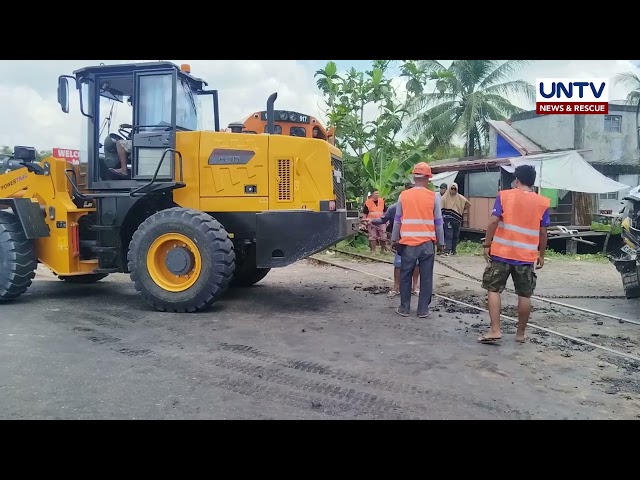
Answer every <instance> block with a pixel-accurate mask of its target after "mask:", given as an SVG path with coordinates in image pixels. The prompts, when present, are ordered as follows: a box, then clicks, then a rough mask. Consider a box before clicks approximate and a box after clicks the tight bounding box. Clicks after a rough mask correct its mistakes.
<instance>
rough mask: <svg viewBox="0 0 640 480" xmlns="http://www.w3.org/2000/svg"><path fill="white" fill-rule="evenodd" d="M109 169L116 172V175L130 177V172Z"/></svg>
mask: <svg viewBox="0 0 640 480" xmlns="http://www.w3.org/2000/svg"><path fill="white" fill-rule="evenodd" d="M109 171H110V172H111V173H114V174H116V175H119V176H121V177H122V178H129V174H128V173H122V172H120V171H118V170H114V169H113V168H110V169H109Z"/></svg>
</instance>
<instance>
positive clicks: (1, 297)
mask: <svg viewBox="0 0 640 480" xmlns="http://www.w3.org/2000/svg"><path fill="white" fill-rule="evenodd" d="M37 267H38V257H37V256H36V250H35V245H34V242H33V240H28V239H27V237H26V236H25V234H24V230H23V229H22V225H21V223H20V221H19V220H18V217H16V216H15V215H13V214H12V213H9V212H0V302H9V301H11V300H15V299H16V298H18V297H19V296H20V295H22V294H23V293H25V292H26V291H27V289H28V288H29V287H30V286H31V283H32V281H33V278H34V277H35V276H36V268H37Z"/></svg>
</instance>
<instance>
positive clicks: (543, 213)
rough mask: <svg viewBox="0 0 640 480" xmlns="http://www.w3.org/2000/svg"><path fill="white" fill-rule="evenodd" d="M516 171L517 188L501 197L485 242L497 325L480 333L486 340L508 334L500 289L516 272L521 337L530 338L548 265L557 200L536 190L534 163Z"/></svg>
mask: <svg viewBox="0 0 640 480" xmlns="http://www.w3.org/2000/svg"><path fill="white" fill-rule="evenodd" d="M514 175H515V181H514V183H513V187H514V188H511V189H509V190H502V191H501V192H499V194H498V197H497V198H496V201H495V204H494V206H493V212H492V214H491V215H492V216H491V220H490V222H489V226H488V227H487V234H486V237H485V241H484V245H483V246H484V256H485V259H486V260H487V263H488V265H487V268H486V269H485V271H484V274H483V276H482V287H483V288H484V289H485V290H487V291H488V297H489V298H488V300H489V316H490V317H491V328H490V329H489V331H488V332H487V333H486V334H485V335H483V336H481V337H480V338H478V341H479V342H480V343H495V342H498V341H499V340H500V339H501V338H502V334H501V332H500V309H501V301H500V294H501V293H502V291H503V290H504V288H505V286H506V284H507V280H508V278H509V277H510V276H511V278H512V279H513V285H514V287H515V291H516V294H517V295H518V327H517V329H516V341H517V342H519V343H524V342H525V341H526V340H527V337H526V335H525V329H526V327H527V322H528V321H529V315H530V314H531V295H533V292H534V290H535V288H536V279H537V276H536V272H535V268H542V267H543V266H544V251H545V250H546V248H547V227H548V226H549V224H550V221H549V206H550V203H551V202H550V200H549V199H548V198H546V197H543V196H542V195H538V194H537V193H535V192H534V191H533V185H534V184H535V181H536V170H535V168H534V167H532V166H531V165H520V166H519V167H517V168H516V169H515V171H514ZM536 264H537V267H534V265H536Z"/></svg>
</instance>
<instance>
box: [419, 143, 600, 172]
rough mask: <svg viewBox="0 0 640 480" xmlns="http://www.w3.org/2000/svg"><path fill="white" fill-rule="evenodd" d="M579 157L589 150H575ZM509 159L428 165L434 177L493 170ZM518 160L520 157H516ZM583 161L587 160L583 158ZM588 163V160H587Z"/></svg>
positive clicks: (589, 151) (453, 161) (453, 160)
mask: <svg viewBox="0 0 640 480" xmlns="http://www.w3.org/2000/svg"><path fill="white" fill-rule="evenodd" d="M570 151H573V149H565V150H556V151H555V152H540V153H558V152H570ZM576 151H577V152H578V153H579V154H580V155H582V156H583V158H584V157H585V154H588V153H591V152H592V150H590V149H581V150H576ZM532 155H533V154H532ZM511 158H516V157H486V158H478V159H473V160H467V159H464V158H461V159H446V160H440V161H438V162H432V163H430V164H429V166H430V167H431V171H432V172H433V174H434V175H435V174H436V173H442V172H453V171H456V170H481V169H487V168H495V167H499V166H501V165H509V164H510V163H511V162H510V160H511ZM517 158H520V157H517ZM585 160H587V159H586V158H585ZM587 161H589V160H587Z"/></svg>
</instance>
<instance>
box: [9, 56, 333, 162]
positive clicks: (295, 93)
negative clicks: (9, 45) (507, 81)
mask: <svg viewBox="0 0 640 480" xmlns="http://www.w3.org/2000/svg"><path fill="white" fill-rule="evenodd" d="M135 61H143V60H130V61H129V60H128V61H124V60H122V61H106V60H81V61H0V79H2V80H0V111H2V112H3V114H2V116H0V145H9V146H13V145H29V146H34V147H35V148H36V149H38V150H45V149H50V148H53V147H63V148H80V144H81V142H80V135H81V134H82V132H81V120H82V116H81V114H80V113H79V102H78V96H77V92H76V91H75V90H73V89H71V91H70V113H69V114H64V113H63V112H62V111H61V110H60V106H59V105H58V103H57V100H56V98H57V91H56V88H57V78H58V76H59V75H63V74H67V75H68V74H71V73H72V72H73V70H76V69H79V68H82V67H83V66H89V65H99V64H100V63H106V64H110V63H125V62H135ZM171 61H173V62H174V63H176V64H178V65H179V64H181V63H188V64H190V65H191V72H192V74H193V75H194V76H196V77H200V78H202V79H204V80H205V81H207V83H208V84H209V87H208V88H212V89H217V90H219V98H220V123H221V127H226V126H227V125H228V124H229V123H231V122H234V121H239V120H242V119H244V118H245V117H247V116H248V115H249V114H251V113H253V112H255V111H258V110H264V109H265V107H266V101H267V97H268V96H269V95H270V94H271V93H273V92H276V91H277V92H278V99H277V101H276V108H283V109H285V108H286V109H291V110H297V111H300V112H304V113H308V114H311V115H314V116H319V115H320V113H321V112H320V110H319V108H318V105H319V104H320V103H321V100H322V97H321V95H320V94H319V91H318V89H317V88H316V85H315V81H314V79H313V71H312V70H310V69H309V68H307V67H304V66H302V65H301V64H300V63H298V62H296V61H295V60H286V61H248V60H236V61H231V60H215V61H211V60H183V61H180V60H171ZM120 107H122V106H120ZM112 128H113V127H112ZM116 128H117V127H116Z"/></svg>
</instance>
